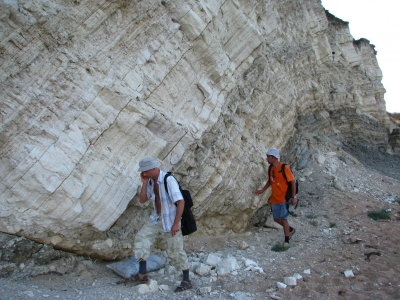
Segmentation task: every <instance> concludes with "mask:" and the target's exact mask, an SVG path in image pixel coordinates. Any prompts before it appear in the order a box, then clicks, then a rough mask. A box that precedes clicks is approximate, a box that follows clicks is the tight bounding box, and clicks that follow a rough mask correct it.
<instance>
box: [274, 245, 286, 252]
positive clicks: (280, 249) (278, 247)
mask: <svg viewBox="0 0 400 300" xmlns="http://www.w3.org/2000/svg"><path fill="white" fill-rule="evenodd" d="M287 249H289V247H285V246H282V245H281V244H275V245H273V246H272V248H271V250H272V251H274V252H283V251H286V250H287Z"/></svg>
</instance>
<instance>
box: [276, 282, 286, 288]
mask: <svg viewBox="0 0 400 300" xmlns="http://www.w3.org/2000/svg"><path fill="white" fill-rule="evenodd" d="M277 286H278V288H280V289H286V287H287V285H286V284H284V283H283V282H277Z"/></svg>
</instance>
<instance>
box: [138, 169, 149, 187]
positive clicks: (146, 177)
mask: <svg viewBox="0 0 400 300" xmlns="http://www.w3.org/2000/svg"><path fill="white" fill-rule="evenodd" d="M146 174H147V173H146V172H142V173H140V179H141V180H142V183H143V184H147V182H148V181H149V179H150V177H148V176H147V175H146Z"/></svg>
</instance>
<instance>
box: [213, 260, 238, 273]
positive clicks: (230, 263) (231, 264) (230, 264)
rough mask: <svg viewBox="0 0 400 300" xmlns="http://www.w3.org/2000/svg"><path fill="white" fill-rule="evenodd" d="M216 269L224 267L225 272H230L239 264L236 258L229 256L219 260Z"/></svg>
mask: <svg viewBox="0 0 400 300" xmlns="http://www.w3.org/2000/svg"><path fill="white" fill-rule="evenodd" d="M218 269H224V270H225V272H228V273H230V272H232V271H234V270H236V269H239V265H238V263H237V261H236V258H234V257H229V258H227V259H225V260H223V261H221V262H220V263H218ZM217 272H218V271H217ZM218 274H220V272H218Z"/></svg>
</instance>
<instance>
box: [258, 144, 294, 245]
mask: <svg viewBox="0 0 400 300" xmlns="http://www.w3.org/2000/svg"><path fill="white" fill-rule="evenodd" d="M266 154H267V162H268V163H269V164H270V168H269V170H270V171H269V174H268V180H267V183H266V184H265V185H264V187H263V188H262V189H261V190H257V191H256V192H255V194H256V195H260V194H262V193H264V192H265V191H266V190H267V189H268V188H269V187H271V189H272V194H271V197H270V198H269V201H270V202H271V205H272V214H273V216H274V221H275V222H276V223H278V224H280V225H282V227H283V232H284V234H285V241H284V242H283V246H285V247H289V240H290V238H291V237H292V235H293V234H294V233H295V232H296V229H294V228H292V227H290V225H289V222H288V220H287V218H288V216H289V210H288V208H287V206H286V191H287V189H288V185H289V184H291V185H292V191H293V192H292V193H293V195H292V198H291V199H290V201H291V203H292V205H296V202H297V200H296V194H295V193H296V180H295V178H294V176H293V173H292V171H291V170H290V168H289V166H287V165H286V166H285V169H284V171H285V174H286V178H287V180H286V179H285V178H284V177H283V175H282V162H280V161H279V151H278V149H275V148H270V149H268V151H267V153H266Z"/></svg>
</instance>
